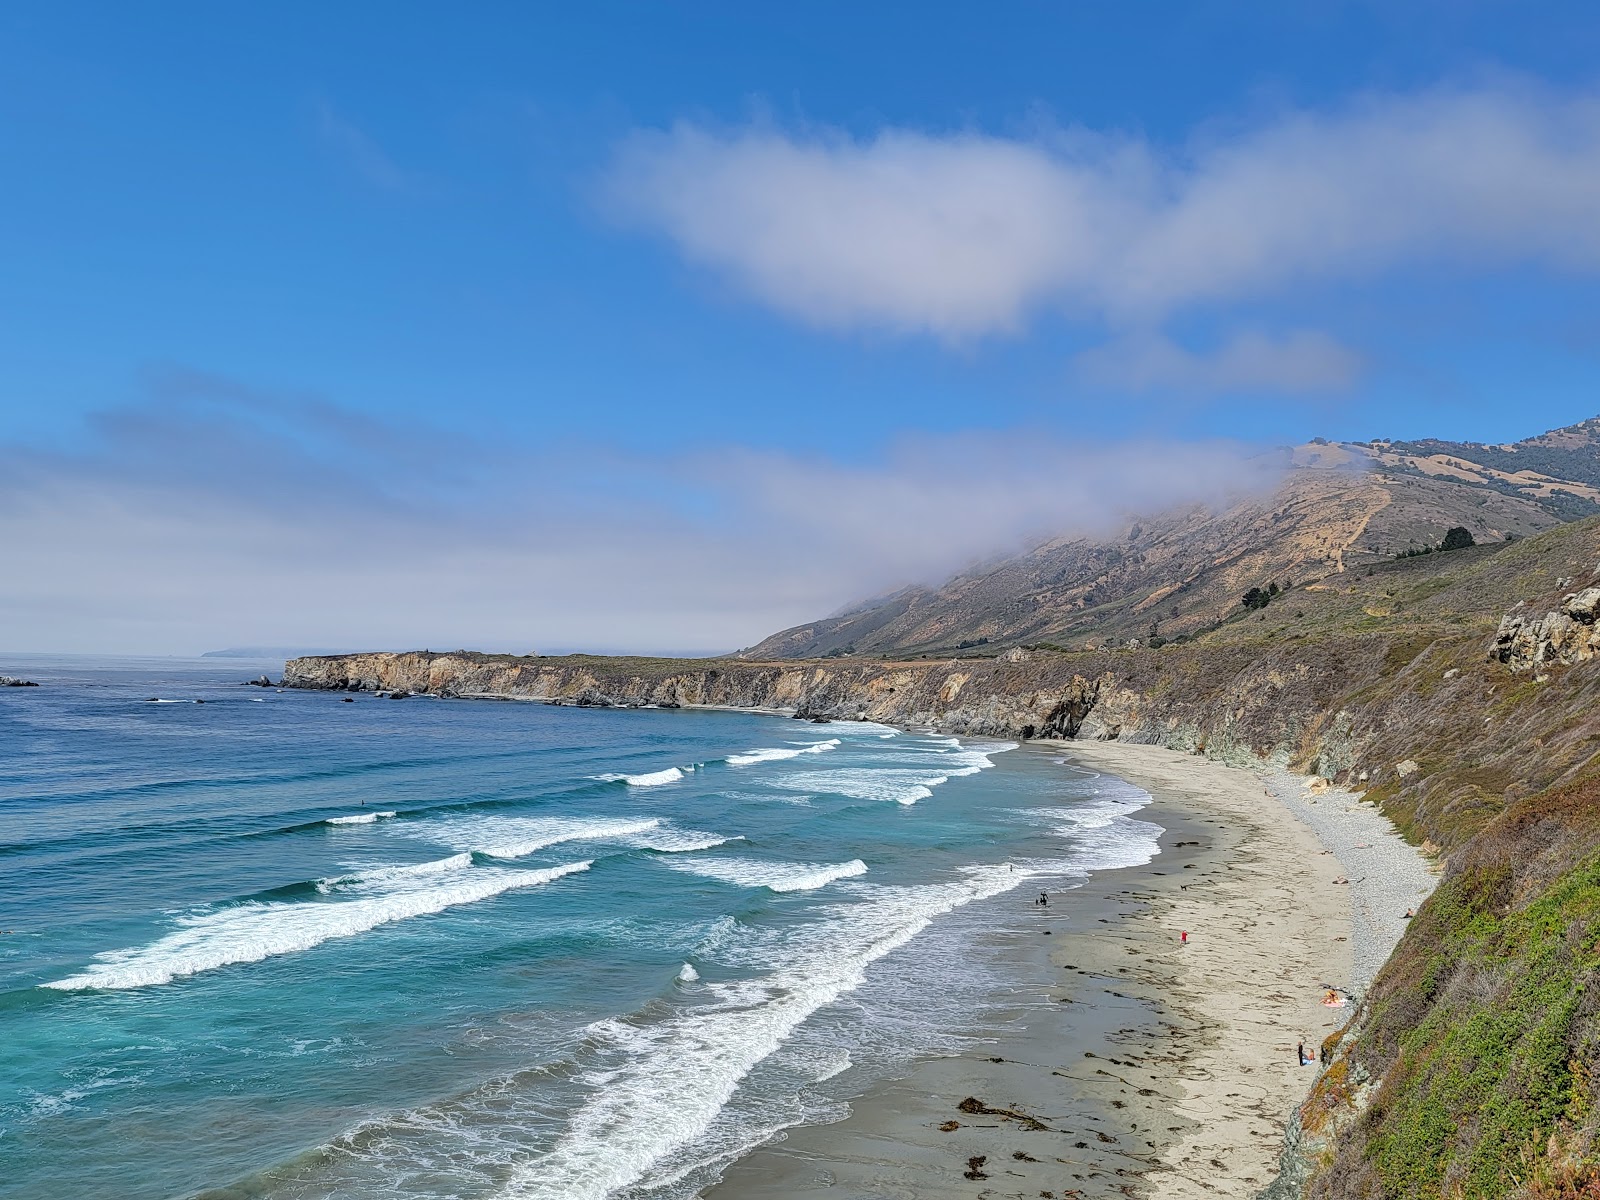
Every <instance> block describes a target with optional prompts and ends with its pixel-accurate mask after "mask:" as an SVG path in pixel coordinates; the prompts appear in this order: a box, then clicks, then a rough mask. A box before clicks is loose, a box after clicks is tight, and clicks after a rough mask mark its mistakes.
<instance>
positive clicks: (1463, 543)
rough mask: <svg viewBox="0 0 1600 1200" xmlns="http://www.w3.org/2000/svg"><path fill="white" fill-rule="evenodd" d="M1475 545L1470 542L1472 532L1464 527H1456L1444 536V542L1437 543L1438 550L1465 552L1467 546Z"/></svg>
mask: <svg viewBox="0 0 1600 1200" xmlns="http://www.w3.org/2000/svg"><path fill="white" fill-rule="evenodd" d="M1476 544H1477V543H1476V542H1474V541H1473V540H1472V531H1471V530H1469V529H1468V528H1467V527H1466V526H1465V525H1457V526H1455V527H1454V528H1452V529H1450V530H1449V531H1448V532H1447V533H1446V534H1445V535H1444V541H1442V542H1440V543H1439V549H1441V550H1465V549H1466V548H1467V547H1468V546H1473V545H1476Z"/></svg>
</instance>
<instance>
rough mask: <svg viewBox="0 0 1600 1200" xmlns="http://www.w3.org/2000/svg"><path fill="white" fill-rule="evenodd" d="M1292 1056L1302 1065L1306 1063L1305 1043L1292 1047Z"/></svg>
mask: <svg viewBox="0 0 1600 1200" xmlns="http://www.w3.org/2000/svg"><path fill="white" fill-rule="evenodd" d="M1294 1056H1295V1057H1296V1058H1298V1059H1299V1060H1300V1065H1301V1066H1302V1067H1303V1066H1305V1065H1306V1044H1305V1043H1304V1042H1301V1043H1300V1044H1299V1045H1298V1046H1296V1047H1295V1048H1294Z"/></svg>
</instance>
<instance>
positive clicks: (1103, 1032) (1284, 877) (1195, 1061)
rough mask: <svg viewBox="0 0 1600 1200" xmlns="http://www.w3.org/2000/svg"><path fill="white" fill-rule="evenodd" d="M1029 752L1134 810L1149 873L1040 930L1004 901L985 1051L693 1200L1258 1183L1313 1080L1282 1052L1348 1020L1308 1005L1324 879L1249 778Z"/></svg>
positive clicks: (870, 1094)
mask: <svg viewBox="0 0 1600 1200" xmlns="http://www.w3.org/2000/svg"><path fill="white" fill-rule="evenodd" d="M1040 752H1049V753H1053V754H1055V755H1056V756H1058V757H1061V756H1064V757H1066V758H1067V759H1068V760H1069V761H1071V762H1073V763H1075V764H1078V765H1082V766H1086V767H1089V768H1092V769H1094V770H1098V771H1103V772H1106V773H1108V774H1112V775H1116V776H1119V777H1121V778H1123V779H1126V780H1128V781H1129V782H1130V783H1133V784H1136V785H1137V786H1139V787H1141V788H1144V789H1145V790H1146V791H1148V792H1150V793H1151V795H1152V796H1153V797H1154V803H1153V804H1152V805H1151V806H1149V807H1148V808H1146V809H1144V810H1142V811H1140V812H1139V813H1138V814H1136V815H1137V816H1138V817H1139V818H1141V819H1144V820H1149V821H1153V822H1155V823H1156V824H1159V825H1161V826H1162V827H1163V829H1164V830H1165V832H1164V833H1163V834H1162V836H1161V853H1160V855H1158V856H1157V858H1156V859H1155V860H1154V861H1153V862H1151V863H1149V864H1146V865H1144V866H1140V867H1129V868H1124V869H1121V870H1116V871H1104V872H1099V873H1097V874H1096V875H1095V876H1094V877H1093V878H1092V879H1091V880H1089V882H1088V883H1087V884H1086V885H1084V886H1083V887H1082V888H1080V889H1077V890H1073V891H1062V892H1057V893H1053V895H1052V904H1051V907H1050V908H1048V909H1040V908H1037V907H1036V906H1034V905H1033V904H1032V895H1031V894H1030V893H1027V892H1026V891H1022V892H1019V893H1018V894H1017V895H1016V896H1012V897H1008V898H1007V901H1006V904H1007V905H1008V907H1002V908H999V909H997V912H998V913H999V914H1001V919H1002V921H1003V922H1004V927H1003V928H1000V929H997V930H996V933H995V937H996V938H997V939H999V940H1000V942H1001V948H1002V951H1003V953H1004V954H1005V955H1006V957H1007V959H1008V960H1009V961H1011V962H1012V963H1013V964H1014V967H1015V970H1014V971H1013V972H1009V974H1010V975H1011V976H1012V978H1013V979H1014V986H1015V992H1014V994H1013V995H1012V997H1011V1004H1012V1012H1011V1014H1010V1015H1011V1019H1010V1020H1008V1021H1005V1022H1003V1023H1002V1025H1001V1026H1000V1028H998V1030H997V1031H996V1033H995V1037H994V1041H993V1043H992V1044H990V1045H985V1046H982V1047H981V1048H979V1049H977V1050H974V1051H972V1052H970V1053H968V1054H965V1055H963V1056H960V1057H953V1058H942V1059H934V1060H930V1061H925V1062H922V1063H919V1064H916V1065H915V1066H914V1067H913V1068H912V1069H911V1070H910V1071H909V1072H908V1073H907V1074H906V1075H905V1077H903V1078H901V1079H898V1080H893V1081H886V1082H884V1083H881V1084H878V1085H876V1086H874V1087H872V1088H870V1089H869V1090H868V1091H867V1092H866V1093H865V1094H864V1095H861V1096H859V1097H857V1098H856V1099H854V1100H852V1101H851V1104H850V1113H849V1115H848V1116H846V1117H845V1118H844V1119H842V1120H840V1121H838V1122H836V1123H834V1124H831V1125H821V1126H809V1127H804V1128H797V1129H793V1130H790V1131H789V1132H788V1133H787V1134H786V1135H784V1136H783V1137H781V1138H780V1139H779V1140H777V1141H774V1142H772V1143H770V1144H768V1145H766V1146H763V1147H761V1148H759V1149H757V1150H755V1151H753V1152H752V1153H750V1154H749V1155H747V1156H746V1157H744V1158H743V1159H741V1160H740V1161H739V1162H737V1163H734V1164H733V1165H732V1166H730V1167H729V1168H728V1170H727V1173H726V1175H725V1177H724V1180H723V1182H722V1183H720V1184H718V1185H717V1186H715V1187H713V1188H711V1189H709V1190H708V1191H707V1192H706V1193H705V1195H706V1196H707V1197H708V1198H709V1200H780V1198H784V1200H787V1198H804V1197H811V1196H823V1195H827V1196H829V1197H850V1198H851V1200H857V1198H860V1200H943V1198H944V1197H951V1198H955V1197H962V1198H970V1197H997V1198H998V1197H1030V1198H1031V1197H1080V1196H1115V1195H1119V1194H1120V1195H1128V1196H1159V1197H1163V1198H1165V1197H1176V1198H1179V1200H1182V1198H1185V1197H1197V1196H1206V1197H1232V1196H1238V1197H1247V1196H1253V1195H1254V1194H1255V1193H1256V1192H1257V1191H1258V1190H1259V1189H1260V1188H1262V1187H1264V1186H1265V1185H1266V1184H1267V1183H1268V1182H1270V1180H1271V1178H1272V1176H1273V1174H1274V1173H1275V1170H1276V1165H1277V1158H1278V1153H1279V1150H1280V1148H1281V1138H1282V1133H1283V1127H1284V1123H1285V1121H1286V1119H1287V1117H1288V1115H1289V1113H1290V1111H1291V1110H1292V1109H1293V1108H1294V1106H1295V1105H1296V1104H1297V1103H1298V1102H1299V1101H1300V1100H1301V1099H1302V1098H1303V1096H1304V1094H1305V1091H1306V1088H1307V1087H1308V1086H1309V1084H1310V1082H1311V1079H1312V1077H1313V1074H1314V1072H1315V1070H1316V1068H1315V1067H1314V1066H1307V1067H1300V1066H1298V1065H1297V1062H1296V1044H1297V1043H1298V1042H1300V1041H1302V1040H1303V1041H1304V1043H1305V1045H1306V1047H1307V1048H1308V1049H1309V1050H1311V1051H1312V1052H1313V1053H1315V1050H1316V1047H1317V1046H1318V1044H1319V1043H1320V1042H1321V1040H1322V1038H1323V1037H1325V1036H1326V1035H1327V1034H1328V1033H1329V1032H1331V1031H1332V1030H1333V1029H1334V1028H1336V1027H1337V1026H1338V1025H1340V1024H1342V1023H1343V1020H1344V1018H1345V1016H1346V1015H1347V1013H1348V1010H1347V1009H1329V1008H1326V1007H1324V1006H1323V1004H1322V998H1323V995H1324V991H1325V987H1326V986H1348V983H1349V979H1350V974H1351V952H1350V941H1349V939H1350V929H1351V917H1350V913H1351V906H1350V896H1349V889H1348V887H1345V886H1342V885H1338V884H1335V883H1334V882H1333V880H1334V879H1335V878H1336V877H1339V876H1341V875H1342V873H1343V872H1342V868H1341V866H1340V864H1339V862H1338V860H1337V859H1336V858H1334V857H1333V855H1331V854H1330V853H1328V850H1327V847H1324V846H1323V845H1321V844H1319V843H1318V841H1317V839H1316V837H1315V836H1314V835H1313V834H1312V833H1311V831H1310V830H1309V829H1308V828H1307V827H1306V826H1305V825H1303V824H1302V823H1301V822H1300V821H1299V820H1298V819H1297V818H1296V817H1295V816H1294V815H1293V814H1292V813H1291V812H1290V811H1289V810H1288V809H1287V808H1285V807H1284V805H1283V804H1282V803H1281V802H1280V801H1278V800H1277V799H1275V798H1274V797H1273V796H1272V795H1271V794H1270V793H1269V792H1268V791H1267V790H1266V788H1265V787H1264V786H1263V783H1262V781H1261V779H1260V778H1259V777H1258V776H1257V775H1256V774H1254V773H1253V772H1249V771H1243V770H1237V769H1233V768H1228V767H1223V766H1220V765H1218V764H1215V763H1211V762H1208V761H1206V760H1204V759H1200V758H1195V757H1192V756H1188V755H1183V754H1179V753H1176V752H1174V751H1168V750H1162V749H1159V748H1155V747H1148V746H1129V745H1122V744H1118V743H1076V742H1069V743H1059V744H1056V745H1054V746H1051V747H1049V748H1048V750H1045V748H1043V747H1040V748H1029V749H1026V750H1024V751H1022V753H1040ZM1183 930H1188V931H1189V942H1188V944H1187V945H1183V944H1181V943H1180V941H1179V935H1180V933H1181V932H1182V931H1183ZM1046 931H1049V932H1048V936H1046ZM969 1098H970V1099H974V1100H977V1101H979V1102H981V1105H982V1108H983V1109H988V1110H990V1111H987V1112H985V1111H982V1110H981V1109H980V1110H978V1111H965V1110H963V1107H962V1101H963V1100H967V1099H969ZM966 1107H967V1109H968V1110H971V1109H972V1107H973V1106H972V1105H970V1104H969V1105H967V1106H966ZM1000 1110H1008V1111H1000Z"/></svg>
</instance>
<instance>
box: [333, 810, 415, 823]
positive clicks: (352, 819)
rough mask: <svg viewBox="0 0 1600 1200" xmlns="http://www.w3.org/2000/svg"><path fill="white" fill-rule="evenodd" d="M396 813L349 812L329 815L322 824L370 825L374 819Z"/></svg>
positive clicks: (386, 818) (388, 816)
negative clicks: (337, 815) (340, 814)
mask: <svg viewBox="0 0 1600 1200" xmlns="http://www.w3.org/2000/svg"><path fill="white" fill-rule="evenodd" d="M396 815H398V814H396V813H394V812H364V813H351V814H350V815H349V816H348V817H329V818H328V819H327V820H326V821H324V822H323V824H324V825H371V824H372V823H373V822H374V821H378V820H388V819H389V818H390V817H393V816H396Z"/></svg>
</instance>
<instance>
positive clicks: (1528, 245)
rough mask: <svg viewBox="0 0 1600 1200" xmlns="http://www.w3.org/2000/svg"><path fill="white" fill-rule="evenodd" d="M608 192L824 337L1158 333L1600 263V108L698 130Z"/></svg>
mask: <svg viewBox="0 0 1600 1200" xmlns="http://www.w3.org/2000/svg"><path fill="white" fill-rule="evenodd" d="M604 190H605V196H606V200H607V203H608V205H609V206H610V207H611V209H612V210H613V211H614V212H615V213H617V214H618V215H619V216H620V217H621V218H622V219H624V220H627V221H630V222H632V223H635V224H636V225H638V226H641V227H643V228H646V229H650V230H654V231H657V232H659V233H662V234H665V235H666V236H667V237H669V238H670V239H671V240H672V241H673V242H674V243H675V244H676V245H677V246H678V247H679V249H680V251H681V252H682V253H683V255H684V256H685V257H686V258H688V259H690V260H691V261H693V262H695V263H698V264H701V265H704V266H706V267H709V268H711V269H712V270H713V271H715V272H716V273H717V274H719V275H720V276H721V277H723V278H724V279H726V280H727V281H728V282H730V283H731V284H732V285H733V286H734V287H736V288H738V289H740V290H742V291H744V292H746V293H748V294H749V295H751V296H753V297H755V298H756V299H758V300H760V301H762V302H763V303H765V304H768V305H770V306H771V307H773V308H775V309H777V310H779V311H781V312H783V313H786V314H788V315H791V316H794V317H798V318H800V319H802V320H804V321H807V322H810V323H813V324H816V325H819V326H824V327H833V328H851V327H867V328H880V329H887V330H892V331H897V332H908V333H911V332H926V333H930V334H933V335H935V336H937V337H940V338H944V339H947V340H951V341H963V340H967V339H971V338H974V337H977V336H981V335H985V334H990V333H1003V332H1011V331H1015V330H1017V329H1018V328H1020V327H1021V326H1022V325H1023V324H1024V322H1025V321H1026V320H1027V318H1028V316H1029V315H1030V314H1031V313H1032V312H1033V311H1035V310H1037V309H1039V308H1041V307H1043V306H1046V305H1061V306H1064V307H1065V308H1066V309H1068V310H1069V311H1073V312H1076V313H1078V314H1080V315H1089V316H1094V317H1096V318H1099V319H1105V320H1108V321H1110V322H1111V323H1112V324H1113V325H1114V326H1117V327H1120V328H1124V329H1141V328H1144V329H1148V328H1152V327H1155V326H1156V325H1158V324H1159V323H1160V322H1161V321H1162V320H1163V319H1164V318H1165V317H1166V316H1168V315H1170V314H1171V313H1172V312H1174V311H1176V310H1178V309H1181V308H1184V307H1186V306H1190V305H1195V304H1200V303H1213V302H1229V301H1236V300H1241V299H1249V298H1256V297H1262V296H1267V295H1271V294H1275V293H1280V292H1282V291H1284V290H1285V289H1287V288H1290V287H1294V286H1298V285H1302V284H1307V283H1317V282H1323V281H1330V280H1343V279H1351V278H1365V277H1371V276H1375V275H1378V274H1381V273H1382V272H1385V271H1388V270H1391V269H1394V268H1397V267H1400V266H1404V265H1407V264H1413V263H1419V262H1427V263H1444V264H1449V265H1452V266H1461V267H1467V268H1473V269H1479V268H1486V267H1494V266H1498V265H1504V264H1515V263H1523V262H1534V263H1539V264H1542V265H1545V266H1548V267H1553V268H1556V269H1560V270H1568V271H1580V272H1592V271H1594V270H1595V269H1596V268H1600V220H1596V217H1595V214H1596V213H1597V212H1600V101H1597V100H1596V99H1595V98H1594V97H1592V96H1589V95H1578V96H1556V95H1552V94H1549V93H1545V92H1539V91H1536V90H1534V89H1532V88H1530V87H1518V86H1511V85H1500V86H1493V87H1481V88H1477V89H1467V90H1462V89H1457V90H1437V91H1431V92H1426V93H1421V94H1414V95H1373V96H1369V97H1366V98H1364V99H1361V100H1360V101H1358V102H1356V103H1352V104H1350V105H1347V106H1346V107H1344V108H1341V109H1339V110H1337V111H1328V112H1295V113H1290V114H1287V115H1284V116H1282V117H1280V118H1278V119H1277V120H1275V121H1272V122H1269V123H1265V124H1262V125H1259V126H1257V127H1255V128H1252V129H1248V130H1244V131H1242V132H1238V133H1235V134H1233V135H1231V136H1211V137H1209V138H1207V139H1205V140H1199V139H1197V140H1195V141H1194V142H1193V143H1192V144H1190V145H1187V146H1184V147H1181V148H1171V147H1163V146H1159V145H1156V144H1153V143H1151V142H1150V141H1148V140H1146V139H1143V138H1137V137H1128V136H1118V135H1100V134H1095V133H1092V132H1089V131H1084V130H1081V129H1080V130H1069V131H1065V132H1060V133H1056V134H1052V135H1048V136H1042V137H1039V138H1036V139H1033V140H1017V139H1008V138H998V137H991V136H987V135H984V134H979V133H959V134H953V135H948V136H936V135H932V134H927V133H922V132H917V131H912V130H903V129H887V130H884V131H882V132H880V133H878V134H877V135H875V136H873V137H870V138H853V137H850V136H848V135H846V134H843V133H840V132H837V131H826V130H824V131H820V132H806V133H803V134H794V133H787V132H784V131H782V130H778V129H775V128H771V127H765V126H757V127H751V128H745V129H737V130H732V131H714V130H710V129H707V128H704V127H701V126H697V125H693V124H687V123H683V124H679V125H676V126H674V127H673V128H672V129H670V130H667V131H662V132H641V133H638V134H636V135H634V136H633V137H632V138H630V139H629V140H627V141H626V142H624V143H623V144H622V145H621V146H620V147H619V148H618V150H617V153H616V157H615V160H614V162H613V163H612V166H611V168H610V171H609V173H608V175H607V177H606V180H605V189H604Z"/></svg>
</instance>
